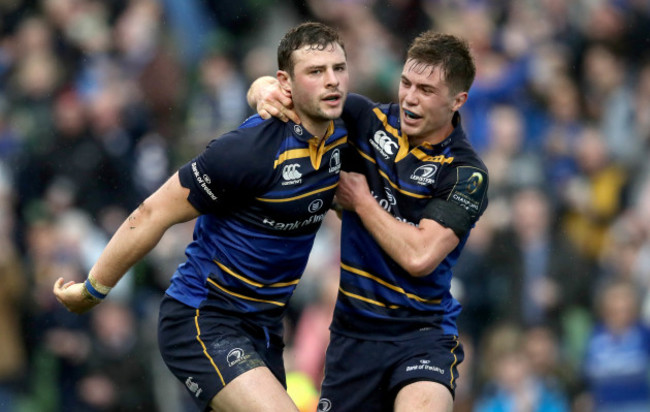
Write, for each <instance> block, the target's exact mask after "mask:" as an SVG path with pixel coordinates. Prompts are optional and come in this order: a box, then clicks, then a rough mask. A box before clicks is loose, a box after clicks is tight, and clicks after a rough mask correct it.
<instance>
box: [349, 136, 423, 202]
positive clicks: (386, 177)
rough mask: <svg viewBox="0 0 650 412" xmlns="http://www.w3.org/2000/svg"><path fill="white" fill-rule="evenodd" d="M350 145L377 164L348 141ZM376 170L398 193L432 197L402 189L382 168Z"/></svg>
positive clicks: (418, 197)
mask: <svg viewBox="0 0 650 412" xmlns="http://www.w3.org/2000/svg"><path fill="white" fill-rule="evenodd" d="M350 146H352V147H354V148H355V149H356V150H357V152H359V155H361V157H363V158H364V159H366V160H367V161H369V162H371V163H374V164H377V161H376V160H375V159H373V158H372V157H370V156H369V155H368V154H366V153H364V152H363V150H361V149H359V148H358V147H357V146H355V145H354V144H353V143H352V142H350ZM377 171H378V172H379V174H380V175H381V177H383V178H384V179H386V181H387V182H388V184H389V185H391V187H392V188H393V189H395V190H397V191H398V192H400V193H402V194H405V195H407V196H411V197H414V198H416V199H429V198H431V197H433V196H431V195H421V194H419V193H413V192H409V191H408V190H404V189H402V188H401V187H399V186H397V184H396V183H394V182H393V181H392V180H390V178H389V177H388V175H387V174H386V173H384V171H382V170H381V169H379V168H377Z"/></svg>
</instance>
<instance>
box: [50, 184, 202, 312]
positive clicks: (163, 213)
mask: <svg viewBox="0 0 650 412" xmlns="http://www.w3.org/2000/svg"><path fill="white" fill-rule="evenodd" d="M188 193H189V190H188V189H186V188H184V187H182V186H181V184H180V181H179V178H178V173H176V174H174V175H173V176H172V177H171V178H169V180H167V182H166V183H165V184H163V185H162V186H161V187H160V188H159V189H158V190H157V191H156V192H155V193H153V194H152V195H151V196H149V197H148V198H147V199H146V200H145V201H144V202H142V204H140V206H138V207H137V209H136V210H135V211H133V213H131V215H130V216H129V217H128V218H127V219H126V220H125V221H124V222H123V223H122V225H121V226H120V227H119V229H118V230H117V231H116V232H115V234H114V235H113V237H112V238H111V240H110V242H109V243H108V245H107V246H106V248H105V249H104V251H103V252H102V254H101V256H100V257H99V259H98V260H97V262H96V263H95V265H94V266H93V267H92V269H91V270H90V273H89V275H88V278H89V281H87V282H80V283H77V282H74V281H69V282H65V280H64V279H63V278H59V279H58V280H57V281H56V282H55V283H54V289H53V292H54V295H55V296H56V298H57V299H58V301H59V302H61V304H63V305H64V306H65V307H66V308H67V309H68V310H69V311H71V312H74V313H83V312H86V311H88V310H89V309H91V308H93V307H94V306H95V305H97V304H98V303H100V302H101V299H102V296H105V295H106V294H107V293H108V290H110V288H112V287H113V286H115V284H117V282H118V281H119V280H120V279H121V278H122V276H124V274H125V273H126V272H127V271H128V270H129V268H130V267H131V266H133V265H134V264H135V263H136V262H137V261H139V260H140V259H142V258H143V257H144V256H145V255H146V254H147V253H149V252H150V251H151V250H152V249H153V248H154V247H155V246H156V245H157V244H158V242H159V241H160V238H161V237H162V236H163V234H164V233H165V231H166V230H167V229H168V228H169V227H171V226H172V225H174V224H176V223H180V222H186V221H189V220H191V219H194V218H196V217H197V216H198V215H199V212H198V211H197V210H196V209H195V208H194V207H193V206H192V205H191V204H190V203H189V202H188V201H187V195H188Z"/></svg>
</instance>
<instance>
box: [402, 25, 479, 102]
mask: <svg viewBox="0 0 650 412" xmlns="http://www.w3.org/2000/svg"><path fill="white" fill-rule="evenodd" d="M406 59H407V61H408V60H413V64H414V65H416V66H420V67H422V68H423V69H424V68H425V67H440V69H441V70H442V73H443V75H444V79H445V82H446V83H447V86H448V87H449V90H450V91H451V92H452V93H453V94H455V93H459V92H467V91H469V88H470V87H471V86H472V83H473V82H474V77H475V76H476V65H475V64H474V57H473V56H472V52H471V50H470V48H469V44H468V43H467V41H466V40H464V39H461V38H459V37H457V36H454V35H451V34H444V33H436V32H434V31H432V30H429V31H426V32H424V33H422V34H420V35H419V36H418V37H416V38H415V40H413V43H411V47H409V49H408V52H407V55H406Z"/></svg>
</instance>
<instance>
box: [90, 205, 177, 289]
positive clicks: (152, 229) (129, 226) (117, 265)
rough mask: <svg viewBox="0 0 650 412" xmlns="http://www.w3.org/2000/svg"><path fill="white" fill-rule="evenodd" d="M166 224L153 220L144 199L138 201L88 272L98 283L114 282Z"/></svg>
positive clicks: (149, 247) (147, 249)
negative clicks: (142, 201)
mask: <svg viewBox="0 0 650 412" xmlns="http://www.w3.org/2000/svg"><path fill="white" fill-rule="evenodd" d="M168 227H169V226H168V225H163V224H161V223H159V222H157V221H156V219H155V217H154V214H153V212H152V211H151V210H149V208H148V206H147V204H146V202H145V203H142V204H141V205H140V206H139V207H138V208H137V209H136V210H135V211H134V212H133V213H131V215H130V216H129V217H128V218H127V219H126V220H125V221H124V222H123V223H122V225H121V226H120V227H119V229H118V230H117V231H116V232H115V234H114V235H113V237H112V238H111V240H110V241H109V243H108V245H107V246H106V248H105V249H104V251H103V252H102V254H101V256H100V257H99V259H98V260H97V262H96V263H95V265H94V266H93V267H92V269H91V270H90V274H91V275H92V276H93V277H94V278H95V279H96V280H97V281H98V282H99V283H100V284H102V285H105V286H109V287H113V286H115V284H116V283H117V282H118V281H119V280H120V279H121V278H122V276H124V274H125V273H126V272H127V271H128V270H129V269H130V268H131V267H132V266H133V265H135V264H136V263H137V262H138V261H139V260H140V259H142V258H143V257H144V256H146V255H147V253H149V252H150V251H151V250H152V249H153V248H154V247H155V246H156V245H157V244H158V242H159V241H160V238H161V237H162V235H163V234H164V233H165V231H166V230H167V229H168Z"/></svg>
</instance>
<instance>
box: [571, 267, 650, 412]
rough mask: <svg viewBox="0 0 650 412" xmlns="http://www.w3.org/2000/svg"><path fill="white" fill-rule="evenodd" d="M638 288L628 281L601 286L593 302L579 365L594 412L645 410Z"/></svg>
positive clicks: (649, 394) (648, 400)
mask: <svg viewBox="0 0 650 412" xmlns="http://www.w3.org/2000/svg"><path fill="white" fill-rule="evenodd" d="M639 302H640V297H639V295H638V291H637V287H636V286H635V285H634V284H633V283H630V282H629V281H627V280H623V279H615V280H611V281H610V282H609V283H606V284H604V285H603V286H602V287H601V290H600V291H599V294H598V296H597V305H598V308H597V309H598V313H599V315H600V319H599V321H598V322H597V323H596V324H595V327H594V329H593V331H592V333H591V336H590V337H589V338H588V340H587V347H586V350H585V357H584V361H583V374H584V375H583V377H584V379H585V383H586V390H587V393H588V394H589V396H590V398H591V400H592V402H593V410H594V411H595V412H618V411H626V412H641V411H648V410H650V329H649V328H648V327H647V326H646V325H644V324H643V323H642V322H641V319H640V315H639V308H640V303H639Z"/></svg>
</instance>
